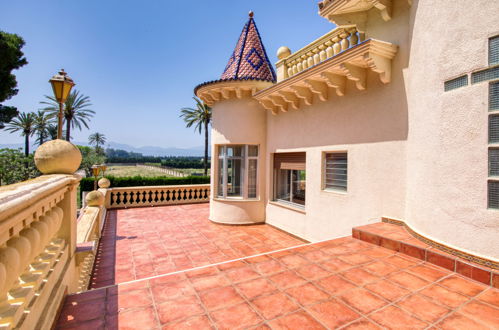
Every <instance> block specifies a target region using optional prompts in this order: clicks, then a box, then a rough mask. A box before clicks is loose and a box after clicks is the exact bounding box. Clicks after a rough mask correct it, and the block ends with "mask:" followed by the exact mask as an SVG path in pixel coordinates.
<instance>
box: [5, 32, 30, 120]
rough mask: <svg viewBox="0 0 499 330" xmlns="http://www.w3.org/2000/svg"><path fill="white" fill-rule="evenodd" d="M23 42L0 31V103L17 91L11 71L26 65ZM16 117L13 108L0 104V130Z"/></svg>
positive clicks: (16, 36) (18, 37)
mask: <svg viewBox="0 0 499 330" xmlns="http://www.w3.org/2000/svg"><path fill="white" fill-rule="evenodd" d="M23 46H24V40H23V38H21V37H20V36H18V35H17V34H13V33H7V32H3V31H0V102H3V101H5V100H8V99H10V98H11V97H12V96H14V95H16V94H17V92H18V91H19V90H18V89H17V80H16V76H15V75H13V74H12V71H13V70H16V69H19V68H20V67H22V66H23V65H26V64H28V61H27V60H26V58H25V57H24V53H23V52H22V51H21V48H22V47H23ZM17 115H18V112H17V109H16V108H15V107H7V106H2V105H1V104H0V129H2V128H4V126H5V125H4V124H5V123H8V122H9V121H11V120H12V118H14V117H15V116H17Z"/></svg>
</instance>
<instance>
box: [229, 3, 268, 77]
mask: <svg viewBox="0 0 499 330" xmlns="http://www.w3.org/2000/svg"><path fill="white" fill-rule="evenodd" d="M220 79H221V80H247V79H255V80H265V81H271V82H275V81H276V74H275V71H274V68H273V67H272V64H271V63H270V61H269V58H268V56H267V52H266V51H265V47H264V46H263V42H262V39H261V37H260V33H259V32H258V28H257V27H256V24H255V20H254V19H253V14H252V13H250V17H249V20H248V22H247V23H246V24H245V25H244V28H243V31H242V32H241V35H240V36H239V39H238V40H237V44H236V47H235V49H234V52H232V55H231V56H230V58H229V61H228V62H227V65H226V66H225V70H224V72H223V73H222V76H221V77H220Z"/></svg>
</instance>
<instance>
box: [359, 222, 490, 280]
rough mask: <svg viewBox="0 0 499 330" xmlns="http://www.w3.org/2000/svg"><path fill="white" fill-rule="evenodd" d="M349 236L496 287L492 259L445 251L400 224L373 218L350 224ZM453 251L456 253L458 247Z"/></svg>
mask: <svg viewBox="0 0 499 330" xmlns="http://www.w3.org/2000/svg"><path fill="white" fill-rule="evenodd" d="M352 236H353V237H354V238H356V239H359V240H362V241H365V242H368V243H371V244H375V245H379V246H382V247H384V248H387V249H390V250H393V251H397V252H400V253H403V254H406V255H408V256H411V257H414V258H418V259H421V260H423V261H426V262H428V263H431V264H434V265H436V266H439V267H442V268H445V269H448V270H451V271H454V272H456V273H458V274H461V275H463V276H466V277H468V278H471V279H473V280H475V281H478V282H481V283H484V284H487V285H491V286H493V287H495V288H499V269H498V267H497V265H496V264H495V262H493V261H487V260H483V259H482V258H476V257H475V258H476V259H478V261H479V262H481V263H487V265H483V264H479V263H476V262H473V261H470V260H469V259H471V258H473V256H466V257H467V258H468V259H465V258H461V257H458V256H455V255H453V254H451V253H448V252H445V251H443V250H441V249H439V248H437V247H436V246H432V245H429V244H427V243H426V242H424V241H422V240H421V239H418V238H416V237H415V236H414V235H412V234H411V233H410V232H409V230H407V228H406V227H405V225H403V224H400V225H399V224H393V223H387V222H377V223H373V224H369V225H365V226H360V227H355V228H352ZM454 251H455V253H460V251H457V250H454ZM449 252H453V251H449Z"/></svg>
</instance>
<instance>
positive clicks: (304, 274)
mask: <svg viewBox="0 0 499 330" xmlns="http://www.w3.org/2000/svg"><path fill="white" fill-rule="evenodd" d="M181 227H183V225H182V226H181ZM201 228H203V227H201ZM232 230H234V229H232ZM242 230H243V231H244V232H245V233H246V231H248V230H250V228H246V229H242ZM229 231H230V230H229ZM236 233H237V231H236ZM154 235H156V234H154ZM194 235H195V237H198V236H197V234H194ZM245 235H246V234H244V235H243V237H246V236H245ZM56 327H57V328H58V329H67V328H72V329H76V328H78V329H117V328H120V329H242V328H250V329H256V328H258V329H266V328H267V329H268V328H272V329H324V328H330V329H333V328H342V329H355V328H357V329H377V328H391V329H396V328H397V329H398V328H403V329H425V328H437V329H491V328H499V290H497V289H495V288H492V287H490V286H487V285H484V284H481V283H479V282H475V281H473V280H471V279H468V278H466V277H461V275H459V274H456V273H454V272H451V271H449V270H447V269H444V268H440V267H436V266H433V265H431V264H429V263H427V262H424V261H422V260H420V259H416V258H412V257H409V256H406V255H404V254H400V253H398V252H395V251H392V250H389V249H386V248H383V247H380V246H377V245H373V244H370V243H367V242H364V241H360V240H357V239H354V238H352V237H346V238H340V239H335V240H331V241H327V242H321V243H314V244H309V245H306V246H302V247H294V248H290V249H288V250H285V251H279V252H273V253H267V254H264V255H261V256H258V257H253V258H245V259H243V260H237V261H231V262H226V263H222V264H216V265H209V266H205V267H204V268H200V269H195V270H190V271H184V272H178V273H176V274H171V275H165V276H159V277H156V278H153V279H146V280H139V281H135V282H133V283H128V284H121V285H115V286H111V287H108V288H101V289H96V290H91V291H87V292H85V293H82V294H76V295H71V296H68V297H67V298H66V301H65V305H64V308H63V310H62V312H61V315H60V318H59V321H58V324H57V326H56Z"/></svg>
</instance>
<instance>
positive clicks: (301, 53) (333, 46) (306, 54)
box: [276, 27, 364, 82]
mask: <svg viewBox="0 0 499 330" xmlns="http://www.w3.org/2000/svg"><path fill="white" fill-rule="evenodd" d="M362 41H364V33H359V32H358V31H357V29H356V28H355V27H348V28H343V27H342V28H336V29H334V30H331V31H330V32H328V33H326V34H325V35H323V36H322V37H320V38H318V39H317V40H315V41H313V42H312V43H310V44H308V45H307V46H305V47H303V48H302V49H300V50H298V51H296V52H295V53H293V54H291V55H289V56H287V57H286V58H283V59H281V60H280V61H279V62H277V63H276V67H277V81H278V82H279V81H282V80H284V79H287V78H289V77H292V76H294V75H296V74H298V73H300V72H302V71H303V70H306V69H308V68H310V67H312V66H314V65H317V64H319V63H321V62H323V61H325V60H327V59H328V58H330V57H333V56H335V55H337V54H339V53H341V52H343V51H345V50H347V49H349V48H350V47H352V46H355V45H357V44H359V43H360V42H362Z"/></svg>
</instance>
